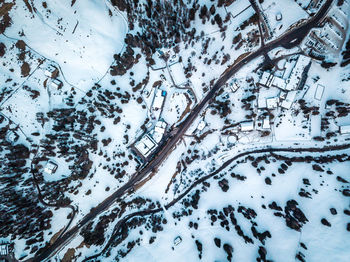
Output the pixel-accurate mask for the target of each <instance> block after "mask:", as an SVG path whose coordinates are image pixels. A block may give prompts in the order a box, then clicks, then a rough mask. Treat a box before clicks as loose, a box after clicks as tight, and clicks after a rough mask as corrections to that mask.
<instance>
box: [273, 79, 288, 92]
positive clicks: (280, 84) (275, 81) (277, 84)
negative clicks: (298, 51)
mask: <svg viewBox="0 0 350 262" xmlns="http://www.w3.org/2000/svg"><path fill="white" fill-rule="evenodd" d="M271 85H272V86H273V87H277V88H280V89H283V90H285V89H286V85H287V83H286V80H284V79H283V78H281V77H278V76H274V78H273V80H272V83H271Z"/></svg>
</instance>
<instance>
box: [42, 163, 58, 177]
mask: <svg viewBox="0 0 350 262" xmlns="http://www.w3.org/2000/svg"><path fill="white" fill-rule="evenodd" d="M57 168H58V165H57V164H56V163H55V162H54V161H52V160H49V161H47V163H46V166H45V168H44V173H45V174H48V175H52V174H54V173H55V172H56V170H57Z"/></svg>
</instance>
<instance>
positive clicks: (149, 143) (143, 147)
mask: <svg viewBox="0 0 350 262" xmlns="http://www.w3.org/2000/svg"><path fill="white" fill-rule="evenodd" d="M156 146H157V143H156V142H155V141H154V140H153V138H152V137H151V136H150V135H149V134H146V135H144V136H143V137H142V138H141V139H140V140H139V141H137V142H136V143H135V148H136V149H137V151H138V152H139V153H140V154H141V155H142V156H143V157H147V156H149V155H150V153H151V152H152V151H153V150H154V149H155V148H156Z"/></svg>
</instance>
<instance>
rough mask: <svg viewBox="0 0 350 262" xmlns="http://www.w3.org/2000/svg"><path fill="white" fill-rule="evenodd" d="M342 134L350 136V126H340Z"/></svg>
mask: <svg viewBox="0 0 350 262" xmlns="http://www.w3.org/2000/svg"><path fill="white" fill-rule="evenodd" d="M339 132H340V134H350V125H343V126H339Z"/></svg>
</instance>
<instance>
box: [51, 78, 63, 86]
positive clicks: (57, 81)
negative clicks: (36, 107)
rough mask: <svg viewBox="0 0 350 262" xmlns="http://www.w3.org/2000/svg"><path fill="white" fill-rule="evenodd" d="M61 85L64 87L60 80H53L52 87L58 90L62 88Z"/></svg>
mask: <svg viewBox="0 0 350 262" xmlns="http://www.w3.org/2000/svg"><path fill="white" fill-rule="evenodd" d="M60 85H62V82H61V81H60V80H58V79H56V78H54V79H52V81H51V86H53V87H56V88H58V87H60Z"/></svg>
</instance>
